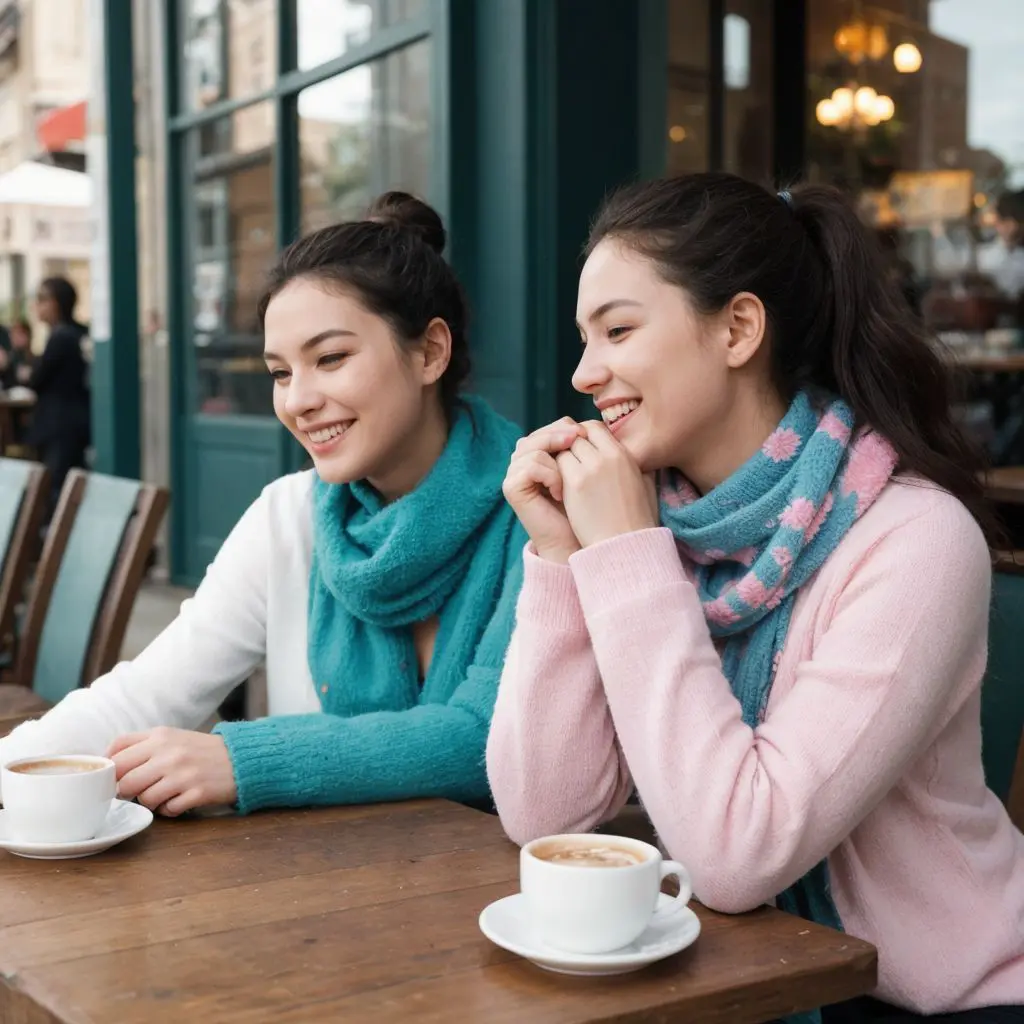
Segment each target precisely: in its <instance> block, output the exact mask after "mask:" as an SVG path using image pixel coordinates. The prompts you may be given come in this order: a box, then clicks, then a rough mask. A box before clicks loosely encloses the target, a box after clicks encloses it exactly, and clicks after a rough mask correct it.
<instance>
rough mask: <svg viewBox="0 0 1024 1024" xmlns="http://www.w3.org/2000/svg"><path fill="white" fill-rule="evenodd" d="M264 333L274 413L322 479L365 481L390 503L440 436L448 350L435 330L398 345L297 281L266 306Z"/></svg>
mask: <svg viewBox="0 0 1024 1024" xmlns="http://www.w3.org/2000/svg"><path fill="white" fill-rule="evenodd" d="M264 330H265V339H266V341H265V346H266V347H265V351H264V357H265V358H266V362H267V368H268V370H269V371H270V373H271V376H272V377H273V378H274V411H275V413H276V414H277V417H278V419H280V421H281V422H282V423H283V424H284V425H285V426H286V427H287V428H288V429H289V430H290V431H291V432H292V434H293V435H294V436H295V437H296V438H297V439H298V441H299V443H300V444H301V445H302V446H303V447H304V448H305V449H306V451H308V452H309V454H310V455H311V456H312V458H313V463H314V465H315V467H316V471H317V473H318V475H319V476H320V478H321V479H322V480H324V481H325V482H326V483H350V482H352V481H354V480H362V479H367V480H369V481H370V483H371V484H373V486H375V487H376V488H377V490H379V491H380V492H381V493H382V494H383V495H384V496H385V498H388V499H391V498H395V497H398V496H400V495H401V494H405V493H407V492H408V491H410V490H412V488H414V487H415V486H416V484H418V483H419V481H420V480H422V479H423V477H424V476H426V474H427V473H428V472H429V471H430V468H431V466H432V465H433V463H434V461H435V460H436V459H437V457H438V455H439V454H440V452H441V450H443V448H444V444H445V440H446V437H447V425H446V423H445V419H444V414H443V412H442V410H441V405H440V400H439V396H438V394H437V391H438V389H437V381H438V380H439V378H440V377H441V374H442V373H443V372H444V369H445V367H446V366H447V362H448V353H449V351H450V336H449V335H448V330H447V327H446V325H445V324H444V322H443V321H440V320H435V321H432V322H431V324H430V325H429V326H428V328H427V331H426V333H425V335H424V338H423V339H422V340H421V341H420V342H418V343H416V344H415V345H409V346H406V345H401V344H399V342H398V341H397V339H396V338H395V336H394V333H393V331H392V329H391V327H390V325H389V324H388V322H387V321H386V320H384V319H383V318H382V317H380V316H377V315H376V314H374V313H371V312H369V311H368V310H367V309H366V308H365V307H364V306H363V305H362V304H361V303H360V302H359V301H358V300H357V299H356V298H355V296H354V295H352V294H350V293H349V294H346V293H345V292H343V291H341V290H340V289H336V288H333V287H332V288H327V287H325V285H324V284H323V283H321V282H317V281H316V280H309V279H305V278H298V279H296V280H293V281H291V282H290V283H289V284H287V285H285V287H284V288H282V289H281V291H280V292H278V293H277V295H275V296H274V298H273V299H271V301H270V304H269V305H268V307H267V312H266V317H265V321H264ZM446 339H447V347H446Z"/></svg>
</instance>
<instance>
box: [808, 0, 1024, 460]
mask: <svg viewBox="0 0 1024 1024" xmlns="http://www.w3.org/2000/svg"><path fill="white" fill-rule="evenodd" d="M808 47H809V51H808V71H809V75H808V88H809V90H810V95H809V97H808V100H809V103H808V107H809V109H810V110H811V111H813V114H812V116H811V120H810V124H809V132H808V167H807V173H808V177H809V178H810V179H811V180H815V181H824V182H831V183H834V184H837V185H839V186H841V187H843V188H845V189H847V190H849V191H850V192H851V193H853V194H854V195H855V196H856V197H857V199H858V202H859V206H860V210H861V214H862V216H863V218H864V219H865V221H866V222H867V223H868V224H869V225H870V226H871V227H872V228H873V229H874V230H875V231H876V233H877V237H878V239H879V241H880V242H881V243H882V245H883V247H884V249H885V251H886V253H887V259H888V263H889V269H890V273H891V274H892V277H893V280H894V281H895V282H896V283H897V284H898V285H899V286H900V288H901V290H902V291H903V293H904V295H905V296H906V299H907V301H908V303H909V304H910V305H911V306H912V307H913V308H914V309H915V310H917V311H918V313H920V315H921V316H922V317H923V318H924V320H925V322H926V324H928V326H929V327H931V328H932V329H933V330H934V331H935V332H936V333H937V334H938V335H939V337H940V338H941V339H942V340H943V341H944V342H946V343H947V346H946V348H944V351H946V352H947V353H949V355H950V358H954V357H955V358H958V359H962V360H963V361H964V362H965V363H966V364H967V365H968V366H970V364H971V361H972V360H973V359H975V358H976V357H977V356H986V357H988V356H996V357H998V356H1000V355H1001V354H1005V351H1006V349H1007V348H1008V347H1019V346H1022V345H1024V336H1022V331H1024V191H1021V190H1022V189H1024V117H1022V116H1021V112H1020V111H1021V108H1020V97H1021V95H1024V64H1022V62H1021V60H1020V54H1021V52H1022V51H1024V5H1021V4H1019V3H1016V2H1014V0H987V2H986V3H978V2H977V0H902V2H897V0H887V2H885V3H879V2H876V3H873V4H872V5H871V6H870V7H868V6H867V5H865V6H864V7H863V9H862V11H861V13H860V14H859V15H856V16H855V15H854V14H852V13H851V11H850V9H849V8H848V6H847V5H845V4H843V5H840V4H837V3H835V2H834V0H833V2H828V0H811V2H810V3H809V5H808ZM1004 204H1005V205H1004ZM1007 205H1008V206H1009V207H1010V208H1012V207H1013V206H1014V205H1016V206H1017V208H1018V211H1017V216H1016V217H1014V216H1010V217H1006V216H1003V214H1005V213H1006V212H1007ZM977 365H979V366H980V365H984V364H981V363H978V364H977ZM965 380H967V381H968V383H969V385H970V387H969V392H970V398H971V405H970V407H969V408H965V412H966V413H968V414H969V416H970V422H972V423H974V424H975V425H976V426H978V432H979V436H983V437H984V436H987V437H989V438H990V439H991V441H992V448H991V452H990V454H991V456H992V457H993V459H994V460H995V461H996V462H997V463H999V462H1001V461H1004V460H1009V461H1017V462H1019V461H1020V460H1021V457H1022V452H1024V447H1022V441H1021V436H1022V435H1021V434H1020V431H1019V430H1015V429H1013V423H1012V418H1011V419H1009V420H1008V419H1007V418H1006V416H1005V412H1006V407H1007V406H1006V401H1005V396H1004V398H1003V399H1002V400H1000V399H999V397H998V395H996V394H995V393H993V392H991V391H990V390H989V389H988V386H987V384H986V380H987V378H983V377H977V378H975V379H970V378H969V375H965ZM1001 409H1002V411H1000V410H1001ZM1004 427H1005V428H1006V429H1005V430H1004V429H1003V428H1004Z"/></svg>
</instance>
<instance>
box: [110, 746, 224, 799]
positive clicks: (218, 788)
mask: <svg viewBox="0 0 1024 1024" xmlns="http://www.w3.org/2000/svg"><path fill="white" fill-rule="evenodd" d="M107 756H108V757H110V758H112V759H113V761H114V765H115V766H116V768H117V782H118V786H117V789H118V796H119V797H121V799H122V800H134V799H138V801H139V803H140V804H143V805H144V806H146V807H148V808H149V809H150V810H152V811H155V812H156V813H158V814H162V815H165V816H167V817H172V818H173V817H176V816H177V815H179V814H184V813H185V811H190V810H193V809H194V808H196V807H206V806H209V805H211V804H233V803H235V801H236V800H237V799H238V789H237V787H236V785H235V771H234V768H233V766H232V764H231V757H230V755H229V754H228V748H227V745H226V744H225V743H224V740H222V739H221V738H220V736H214V735H211V734H209V733H202V732H191V731H189V730H187V729H170V728H166V727H163V726H161V727H160V728H158V729H150V730H148V731H147V732H137V733H129V734H128V735H126V736H121V737H119V738H118V739H117V740H115V741H114V743H113V744H112V745H111V747H110V751H109V752H108V755H107Z"/></svg>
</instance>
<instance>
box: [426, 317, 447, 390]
mask: <svg viewBox="0 0 1024 1024" xmlns="http://www.w3.org/2000/svg"><path fill="white" fill-rule="evenodd" d="M422 352H423V364H422V367H421V370H420V373H421V375H422V377H421V379H422V383H423V385H424V386H426V385H428V384H436V383H437V381H439V380H440V379H441V375H442V374H443V373H444V371H445V370H447V369H448V363H449V362H450V361H451V358H452V332H451V331H450V330H449V329H448V324H447V323H445V321H444V320H442V319H441V318H440V317H439V316H435V317H434V319H433V320H431V321H430V323H429V324H427V329H426V330H425V331H424V332H423V345H422Z"/></svg>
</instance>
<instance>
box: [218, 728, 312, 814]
mask: <svg viewBox="0 0 1024 1024" xmlns="http://www.w3.org/2000/svg"><path fill="white" fill-rule="evenodd" d="M213 732H214V733H215V734H216V735H217V736H220V738H221V739H222V740H224V743H225V745H226V746H227V748H228V756H229V757H230V758H231V766H232V768H233V769H234V773H235V787H236V788H237V790H238V798H237V801H236V804H237V806H238V810H239V813H241V814H249V813H251V812H252V811H258V810H259V809H260V808H261V807H289V806H294V805H295V803H296V799H295V794H296V793H297V792H301V791H302V790H303V789H304V788H305V784H306V779H307V778H308V771H303V765H302V759H301V758H299V757H297V756H296V755H297V753H298V751H297V749H296V744H295V736H294V735H288V736H285V735H283V734H282V732H281V731H280V730H279V729H278V728H277V726H276V723H275V722H274V721H273V719H269V718H261V719H258V720H256V721H254V722H219V723H218V724H217V725H216V726H214V729H213ZM306 768H307V769H308V765H307V766H306Z"/></svg>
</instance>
